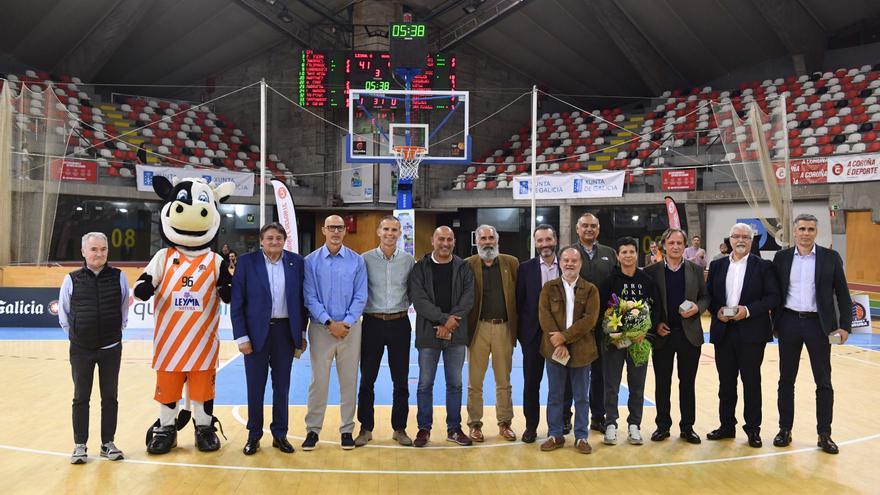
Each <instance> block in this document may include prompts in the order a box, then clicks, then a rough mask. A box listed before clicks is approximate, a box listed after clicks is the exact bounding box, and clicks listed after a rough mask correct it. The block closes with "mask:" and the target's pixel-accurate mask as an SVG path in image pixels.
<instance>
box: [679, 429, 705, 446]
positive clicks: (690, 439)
mask: <svg viewBox="0 0 880 495" xmlns="http://www.w3.org/2000/svg"><path fill="white" fill-rule="evenodd" d="M681 438H683V439H685V441H687V443H692V444H694V445H697V444H699V443H703V440H702V439H701V438H700V435H697V433H696V432H695V431H694V430H684V431H682V432H681Z"/></svg>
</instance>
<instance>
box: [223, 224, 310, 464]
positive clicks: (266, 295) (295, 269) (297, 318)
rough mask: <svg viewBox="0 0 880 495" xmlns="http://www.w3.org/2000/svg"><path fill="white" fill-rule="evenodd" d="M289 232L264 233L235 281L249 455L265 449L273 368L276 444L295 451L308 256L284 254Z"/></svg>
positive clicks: (275, 227) (276, 228)
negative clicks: (292, 416) (292, 438)
mask: <svg viewBox="0 0 880 495" xmlns="http://www.w3.org/2000/svg"><path fill="white" fill-rule="evenodd" d="M285 240H287V232H285V230H284V227H282V226H281V224H278V223H270V224H266V225H264V226H263V228H261V229H260V247H261V248H262V249H261V250H260V251H255V252H252V253H246V254H243V255H242V256H241V257H239V258H238V266H237V268H236V270H235V275H234V276H233V278H232V303H231V305H230V313H231V318H232V334H233V336H234V337H235V341H236V342H237V343H238V348H239V350H240V351H241V353H242V354H244V370H245V376H246V378H247V397H248V422H247V429H248V440H247V443H246V444H245V446H244V449H243V451H244V454H245V455H253V454H255V453H256V452H257V450H259V448H260V437H262V436H263V394H264V393H265V391H266V379H267V377H268V376H269V369H270V368H271V370H272V423H271V424H270V425H269V429H270V430H271V432H272V446H273V447H275V448H277V449H279V450H281V451H282V452H284V453H287V454H289V453H292V452H293V446H292V445H291V444H290V442H289V441H288V440H287V407H288V396H289V392H290V369H291V367H292V365H293V358H294V355H295V352H296V350H297V349H302V350H305V348H306V339H305V336H304V335H303V332H305V329H306V326H305V322H306V311H305V307H304V303H303V273H304V272H303V258H302V256H300V255H298V254H296V253H291V252H290V251H285V250H284V242H285Z"/></svg>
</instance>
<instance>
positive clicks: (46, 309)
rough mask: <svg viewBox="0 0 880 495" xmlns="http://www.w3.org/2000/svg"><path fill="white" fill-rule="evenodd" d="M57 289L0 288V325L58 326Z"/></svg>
mask: <svg viewBox="0 0 880 495" xmlns="http://www.w3.org/2000/svg"><path fill="white" fill-rule="evenodd" d="M58 291H59V289H46V288H30V287H28V288H18V287H15V288H13V287H2V288H0V327H29V328H52V327H55V328H58Z"/></svg>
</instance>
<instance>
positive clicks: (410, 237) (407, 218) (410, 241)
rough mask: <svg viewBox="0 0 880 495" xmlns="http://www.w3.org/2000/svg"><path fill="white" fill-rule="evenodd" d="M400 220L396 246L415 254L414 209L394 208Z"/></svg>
mask: <svg viewBox="0 0 880 495" xmlns="http://www.w3.org/2000/svg"><path fill="white" fill-rule="evenodd" d="M394 216H395V217H397V218H398V220H400V238H398V239H397V247H398V248H399V249H401V250H403V251H406V252H407V253H409V254H410V255H411V256H415V255H416V210H394Z"/></svg>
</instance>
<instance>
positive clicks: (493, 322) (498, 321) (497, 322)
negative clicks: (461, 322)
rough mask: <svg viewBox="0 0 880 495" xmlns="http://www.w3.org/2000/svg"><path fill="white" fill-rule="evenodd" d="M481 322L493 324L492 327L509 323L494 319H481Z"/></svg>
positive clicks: (501, 319)
mask: <svg viewBox="0 0 880 495" xmlns="http://www.w3.org/2000/svg"><path fill="white" fill-rule="evenodd" d="M480 321H482V322H483V323H491V324H492V325H500V324H502V323H507V320H505V319H503V318H492V319H490V320H483V319H480Z"/></svg>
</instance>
